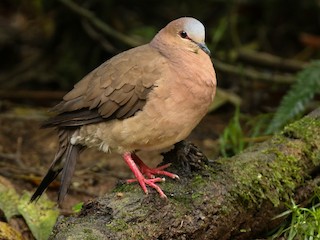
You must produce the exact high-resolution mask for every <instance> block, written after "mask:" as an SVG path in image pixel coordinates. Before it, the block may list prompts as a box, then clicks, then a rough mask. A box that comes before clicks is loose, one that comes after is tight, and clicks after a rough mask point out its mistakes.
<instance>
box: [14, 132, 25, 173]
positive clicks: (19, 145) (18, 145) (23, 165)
mask: <svg viewBox="0 0 320 240" xmlns="http://www.w3.org/2000/svg"><path fill="white" fill-rule="evenodd" d="M22 140H23V139H22V137H18V139H17V150H16V154H15V155H16V157H15V158H14V160H15V162H16V163H17V164H18V165H19V166H20V167H22V168H24V167H25V164H24V163H23V162H22V161H21V146H22Z"/></svg>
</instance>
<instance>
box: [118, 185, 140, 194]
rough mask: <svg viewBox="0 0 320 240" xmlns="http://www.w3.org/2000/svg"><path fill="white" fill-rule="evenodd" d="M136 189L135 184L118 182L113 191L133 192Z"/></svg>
mask: <svg viewBox="0 0 320 240" xmlns="http://www.w3.org/2000/svg"><path fill="white" fill-rule="evenodd" d="M135 189H136V184H134V183H132V184H127V183H124V184H119V185H117V186H116V187H115V188H114V189H113V192H133V191H135ZM139 190H140V189H139Z"/></svg>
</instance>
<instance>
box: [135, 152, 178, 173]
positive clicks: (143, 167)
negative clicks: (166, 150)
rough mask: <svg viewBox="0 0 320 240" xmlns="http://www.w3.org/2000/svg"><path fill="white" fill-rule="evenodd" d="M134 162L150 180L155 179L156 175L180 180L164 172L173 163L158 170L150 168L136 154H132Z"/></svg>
mask: <svg viewBox="0 0 320 240" xmlns="http://www.w3.org/2000/svg"><path fill="white" fill-rule="evenodd" d="M131 156H132V159H133V161H134V162H135V163H136V164H137V165H138V166H139V168H140V170H141V173H142V174H144V175H146V176H147V177H148V178H154V175H164V176H168V177H170V178H173V179H175V178H177V179H179V176H178V175H176V174H173V173H170V172H167V171H163V169H166V168H167V167H169V166H170V165H171V163H168V164H165V165H163V166H160V167H157V168H149V167H148V166H147V165H146V164H144V162H143V161H142V160H141V159H140V158H139V157H138V156H137V155H136V154H134V153H132V154H131Z"/></svg>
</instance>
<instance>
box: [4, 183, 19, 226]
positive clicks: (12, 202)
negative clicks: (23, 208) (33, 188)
mask: <svg viewBox="0 0 320 240" xmlns="http://www.w3.org/2000/svg"><path fill="white" fill-rule="evenodd" d="M18 201H19V195H18V194H17V192H16V190H15V189H14V188H13V186H10V185H9V186H8V185H6V184H3V182H0V209H1V210H2V211H3V213H4V215H5V217H6V219H7V220H9V219H10V218H11V217H12V216H15V215H19V212H18V210H17V204H18Z"/></svg>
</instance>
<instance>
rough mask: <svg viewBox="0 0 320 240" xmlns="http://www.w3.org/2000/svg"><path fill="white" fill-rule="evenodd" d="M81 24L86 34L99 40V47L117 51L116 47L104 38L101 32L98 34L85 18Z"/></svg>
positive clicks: (112, 51) (108, 50) (111, 51)
mask: <svg viewBox="0 0 320 240" xmlns="http://www.w3.org/2000/svg"><path fill="white" fill-rule="evenodd" d="M82 26H83V28H84V30H85V31H86V32H87V34H88V35H89V36H90V37H91V38H92V39H93V40H95V41H97V42H99V43H100V45H101V47H103V48H104V50H106V51H107V52H110V53H117V49H116V48H115V47H114V46H112V44H111V43H110V42H109V41H108V40H107V39H105V38H104V37H103V36H102V35H101V34H99V33H98V32H97V31H96V30H95V29H94V28H93V27H92V26H91V25H90V23H89V22H88V21H87V20H83V21H82Z"/></svg>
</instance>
